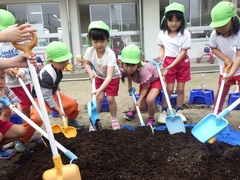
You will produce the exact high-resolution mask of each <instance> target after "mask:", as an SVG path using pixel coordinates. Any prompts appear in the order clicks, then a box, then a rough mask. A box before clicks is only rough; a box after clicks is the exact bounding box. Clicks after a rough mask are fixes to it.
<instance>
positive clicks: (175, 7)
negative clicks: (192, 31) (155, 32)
mask: <svg viewBox="0 0 240 180" xmlns="http://www.w3.org/2000/svg"><path fill="white" fill-rule="evenodd" d="M171 11H179V12H181V13H183V17H184V21H185V27H187V20H186V18H185V16H184V14H185V8H184V6H183V5H182V4H179V3H176V2H173V3H171V4H169V5H168V6H167V7H165V11H164V16H163V18H162V21H161V23H162V22H163V20H164V19H165V18H166V14H167V13H168V12H171Z"/></svg>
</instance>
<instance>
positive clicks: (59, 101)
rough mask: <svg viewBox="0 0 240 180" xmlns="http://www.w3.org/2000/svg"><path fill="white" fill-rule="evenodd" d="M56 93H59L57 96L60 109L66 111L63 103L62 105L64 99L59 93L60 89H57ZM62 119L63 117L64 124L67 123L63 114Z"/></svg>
mask: <svg viewBox="0 0 240 180" xmlns="http://www.w3.org/2000/svg"><path fill="white" fill-rule="evenodd" d="M56 94H57V98H58V103H59V107H60V109H61V110H62V111H63V112H64V110H63V105H62V100H61V97H60V93H59V91H58V90H57V91H56ZM62 119H63V124H65V123H67V122H66V117H65V116H63V117H62Z"/></svg>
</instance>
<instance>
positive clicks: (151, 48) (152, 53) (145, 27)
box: [1, 0, 208, 61]
mask: <svg viewBox="0 0 240 180" xmlns="http://www.w3.org/2000/svg"><path fill="white" fill-rule="evenodd" d="M47 2H51V1H49V0H1V3H4V4H15V3H47ZM53 2H59V4H60V15H61V23H62V32H63V34H62V38H63V42H64V43H66V44H67V45H68V46H69V47H70V49H71V51H72V53H73V60H75V57H76V55H78V54H81V38H80V36H81V26H80V18H79V14H80V13H79V4H89V3H94V2H95V3H96V2H97V3H109V2H112V3H119V2H129V0H98V1H97V0H56V1H53ZM131 2H139V4H140V5H141V6H142V9H141V10H140V13H141V14H142V29H140V31H141V32H142V40H143V42H144V43H143V44H142V45H143V52H144V55H145V58H146V59H148V60H150V59H152V58H153V57H156V56H157V55H158V49H159V47H158V45H157V37H158V32H159V26H160V15H159V13H160V5H161V4H159V3H160V0H133V1H131ZM67 7H68V8H69V11H68V9H67ZM68 15H70V18H68ZM207 43H208V40H207V39H203V40H201V39H194V40H192V48H191V50H190V52H189V56H190V58H191V60H193V61H195V59H196V58H197V57H200V56H201V55H202V54H203V53H204V52H203V48H204V45H205V44H207ZM34 50H35V51H36V52H44V51H45V48H35V49H34Z"/></svg>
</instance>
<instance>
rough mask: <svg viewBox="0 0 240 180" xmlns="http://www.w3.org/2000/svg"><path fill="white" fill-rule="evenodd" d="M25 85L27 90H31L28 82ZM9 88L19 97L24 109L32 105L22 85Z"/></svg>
mask: <svg viewBox="0 0 240 180" xmlns="http://www.w3.org/2000/svg"><path fill="white" fill-rule="evenodd" d="M26 86H27V89H28V90H29V92H31V86H30V84H27V85H26ZM11 90H12V91H13V92H14V94H15V95H16V96H17V97H18V98H19V99H20V101H21V102H20V104H21V105H22V107H23V108H24V109H25V108H29V107H30V106H31V105H32V103H31V101H30V99H29V98H28V96H27V94H26V93H25V91H24V89H23V88H22V87H13V88H11Z"/></svg>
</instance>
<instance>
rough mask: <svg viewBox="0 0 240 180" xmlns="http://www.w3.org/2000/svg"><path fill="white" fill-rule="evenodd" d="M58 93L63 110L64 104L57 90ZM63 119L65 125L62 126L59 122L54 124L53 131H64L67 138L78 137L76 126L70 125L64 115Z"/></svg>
mask: <svg viewBox="0 0 240 180" xmlns="http://www.w3.org/2000/svg"><path fill="white" fill-rule="evenodd" d="M56 94H57V97H58V103H59V106H60V109H61V110H62V111H63V106H62V101H61V97H60V94H59V91H57V92H56ZM62 120H63V127H61V126H60V125H59V124H54V125H52V130H53V133H61V132H62V133H63V134H64V135H65V137H67V138H72V137H76V136H77V131H76V128H75V127H72V126H68V124H67V120H66V117H65V116H63V117H62Z"/></svg>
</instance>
